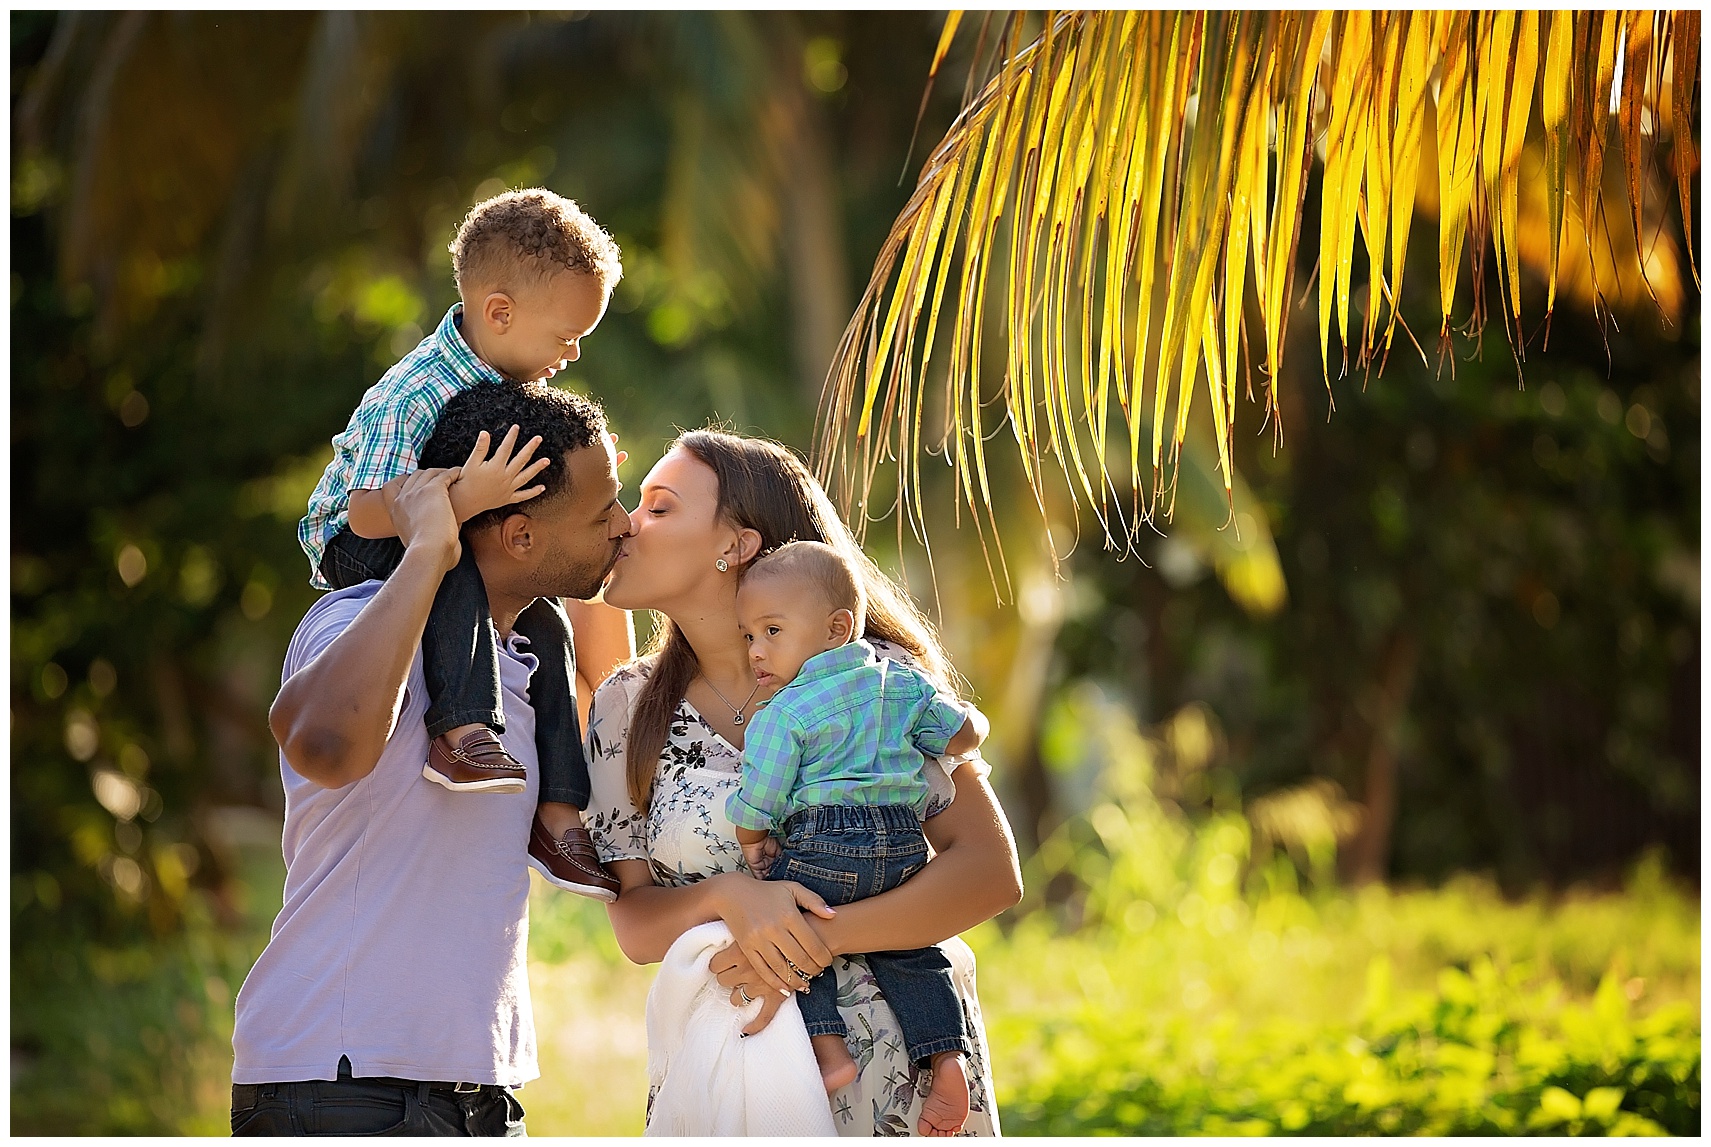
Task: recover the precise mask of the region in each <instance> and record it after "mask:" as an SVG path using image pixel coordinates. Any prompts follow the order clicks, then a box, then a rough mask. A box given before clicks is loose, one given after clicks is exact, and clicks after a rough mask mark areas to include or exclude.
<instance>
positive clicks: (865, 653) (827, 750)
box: [725, 640, 968, 829]
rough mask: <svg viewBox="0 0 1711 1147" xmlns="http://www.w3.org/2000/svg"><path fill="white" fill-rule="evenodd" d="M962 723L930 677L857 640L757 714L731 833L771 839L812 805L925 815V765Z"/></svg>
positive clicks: (810, 665) (956, 707) (823, 656)
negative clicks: (767, 833)
mask: <svg viewBox="0 0 1711 1147" xmlns="http://www.w3.org/2000/svg"><path fill="white" fill-rule="evenodd" d="M967 719H968V713H967V711H966V710H965V709H964V708H963V706H962V703H961V702H959V701H958V700H957V699H956V698H955V697H953V696H951V695H950V694H948V693H944V692H941V691H940V690H939V687H938V686H937V685H935V684H934V683H933V681H932V679H931V678H930V677H928V676H927V675H926V674H924V673H921V672H920V671H919V670H916V669H912V668H910V667H909V666H907V665H903V664H901V663H899V662H896V661H888V660H886V659H884V658H882V657H880V656H878V655H877V654H876V653H875V652H874V650H873V646H871V645H869V644H868V643H867V642H865V641H861V640H856V641H852V642H850V643H849V644H848V645H841V646H839V647H838V648H836V649H831V650H827V651H826V652H825V653H819V654H816V655H815V656H813V657H810V658H809V659H808V660H807V661H806V662H804V663H803V665H802V669H801V671H800V672H798V673H797V674H796V677H795V679H794V680H792V681H791V682H790V683H789V684H788V685H786V686H785V687H784V688H782V689H780V690H779V691H778V693H777V694H775V695H774V696H773V698H772V700H771V701H768V702H767V703H766V706H765V708H763V709H761V711H760V712H759V713H756V714H755V718H754V723H753V724H752V725H750V726H749V731H748V733H747V735H746V736H745V737H744V739H743V781H742V786H741V787H740V788H738V789H737V791H735V792H733V793H732V794H731V796H730V799H729V800H728V801H727V803H726V806H725V811H726V812H727V813H728V814H729V816H730V818H731V823H732V824H734V825H736V826H737V827H739V828H750V829H776V828H778V827H779V826H780V825H782V824H783V823H784V821H785V819H786V818H788V817H789V816H790V814H792V813H795V812H800V811H801V810H802V809H805V808H809V807H811V806H814V805H888V804H899V805H908V806H910V807H911V808H913V809H914V810H915V812H916V814H917V815H921V814H924V813H925V812H926V811H927V792H928V790H927V777H926V760H925V758H924V757H923V756H922V754H923V753H924V754H926V756H929V757H939V756H943V755H944V752H945V745H946V744H947V743H948V742H949V741H950V739H951V738H952V737H954V736H955V735H956V732H957V730H958V729H960V728H962V726H963V722H964V721H966V720H967Z"/></svg>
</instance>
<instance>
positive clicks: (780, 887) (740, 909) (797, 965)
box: [715, 873, 837, 1026]
mask: <svg viewBox="0 0 1711 1147" xmlns="http://www.w3.org/2000/svg"><path fill="white" fill-rule="evenodd" d="M732 875H735V876H736V879H735V880H730V881H725V882H724V885H723V887H722V888H721V890H720V905H719V917H720V918H721V919H722V920H724V921H725V924H726V925H727V926H728V927H729V928H730V929H731V935H732V937H733V938H735V940H736V942H737V947H738V948H740V949H742V952H743V954H744V955H745V956H747V957H748V960H749V963H751V964H752V965H753V966H754V972H755V975H756V976H757V977H758V980H759V982H760V983H761V984H763V985H764V986H766V987H767V988H770V989H772V990H773V991H776V992H778V993H779V994H780V996H788V995H789V994H790V993H791V992H801V991H806V990H807V988H808V981H809V980H811V979H813V978H814V977H815V976H816V975H817V974H818V973H819V972H820V971H821V969H823V968H825V967H827V966H828V965H830V964H831V962H832V953H831V950H830V949H828V948H827V947H826V945H825V944H824V943H823V942H822V941H821V940H820V937H819V934H818V933H816V932H815V931H814V928H813V926H812V925H810V924H809V923H808V921H807V920H806V919H804V917H803V915H802V914H803V912H805V911H806V912H812V913H813V914H814V915H816V916H819V917H822V918H823V919H826V920H830V919H831V918H832V917H833V916H836V915H837V913H836V912H834V911H833V910H832V909H831V908H830V907H828V906H827V904H826V902H825V901H824V900H822V899H820V897H819V896H818V895H816V894H815V893H813V892H810V891H809V890H808V889H806V888H804V887H802V885H800V884H797V883H796V882H795V881H792V880H770V881H762V880H755V879H753V878H752V877H750V876H748V875H747V874H744V873H735V874H732ZM715 879H718V878H717V877H715ZM749 994H750V995H751V996H753V995H754V992H752V991H751V992H750V993H749ZM768 1018H769V1019H770V1018H771V1017H770V1016H769V1017H768ZM762 1026H765V1025H762Z"/></svg>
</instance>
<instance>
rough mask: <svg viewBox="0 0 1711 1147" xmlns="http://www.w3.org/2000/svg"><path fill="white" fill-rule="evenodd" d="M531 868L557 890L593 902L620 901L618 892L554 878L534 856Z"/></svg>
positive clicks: (608, 902) (530, 859)
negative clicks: (573, 893) (562, 890)
mask: <svg viewBox="0 0 1711 1147" xmlns="http://www.w3.org/2000/svg"><path fill="white" fill-rule="evenodd" d="M529 867H530V868H532V869H534V870H535V871H536V872H538V873H540V874H541V877H542V878H543V879H544V880H546V882H547V883H548V884H551V885H552V886H553V887H555V888H562V889H564V890H565V891H566V892H575V893H576V894H577V895H579V896H586V897H588V898H589V899H591V900H600V901H604V902H605V903H607V904H610V903H612V902H613V901H614V900H616V899H618V894H617V893H616V892H613V891H610V890H609V889H605V888H601V887H599V886H598V885H594V884H578V883H576V882H575V881H573V880H566V879H564V878H563V877H560V876H554V875H553V874H552V871H551V870H550V869H548V868H547V866H546V865H544V864H542V863H541V862H540V861H539V860H537V859H535V858H534V857H533V856H531V857H529Z"/></svg>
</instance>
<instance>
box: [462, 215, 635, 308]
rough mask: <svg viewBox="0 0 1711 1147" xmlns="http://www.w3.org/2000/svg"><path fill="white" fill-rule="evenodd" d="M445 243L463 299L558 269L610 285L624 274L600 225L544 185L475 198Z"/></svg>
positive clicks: (514, 285) (512, 287) (613, 245)
mask: <svg viewBox="0 0 1711 1147" xmlns="http://www.w3.org/2000/svg"><path fill="white" fill-rule="evenodd" d="M449 249H450V251H451V255H452V272H453V273H454V274H455V275H456V277H457V289H458V293H459V294H460V295H463V296H464V299H465V301H466V302H467V301H469V293H470V292H471V291H476V290H481V289H484V288H485V289H488V290H515V289H516V288H517V287H518V286H521V285H533V284H537V283H541V282H544V281H546V280H547V279H549V278H551V277H552V276H553V275H556V274H558V273H559V272H561V271H580V272H582V273H584V274H588V275H593V276H594V277H595V278H597V279H599V280H600V283H601V285H602V286H603V287H605V289H606V290H608V291H610V290H611V289H612V288H613V287H614V286H615V285H616V284H617V282H618V280H619V279H620V278H621V277H623V274H624V265H623V262H622V261H621V259H620V256H619V251H618V244H617V243H616V242H614V241H613V239H612V236H611V235H609V234H607V232H606V230H605V228H603V227H601V226H600V224H598V223H596V222H595V221H594V220H593V219H592V218H590V217H589V215H588V213H587V212H586V211H584V210H583V209H582V208H580V207H578V206H577V205H576V203H575V202H574V201H572V200H569V199H566V198H565V197H564V196H562V195H558V194H556V193H554V192H551V191H548V190H547V189H546V188H544V187H529V188H524V189H523V190H521V191H507V192H504V193H502V194H500V195H495V196H494V197H493V198H491V199H484V200H482V201H481V202H480V203H477V204H476V205H475V206H474V207H471V208H470V209H469V214H468V215H466V216H464V219H463V223H462V224H460V225H459V226H458V229H457V238H455V239H453V240H452V241H451V246H450V248H449Z"/></svg>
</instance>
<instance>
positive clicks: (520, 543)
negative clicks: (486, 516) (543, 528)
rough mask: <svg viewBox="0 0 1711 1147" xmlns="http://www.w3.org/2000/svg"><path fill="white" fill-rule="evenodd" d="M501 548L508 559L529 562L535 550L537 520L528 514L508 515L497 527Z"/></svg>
mask: <svg viewBox="0 0 1711 1147" xmlns="http://www.w3.org/2000/svg"><path fill="white" fill-rule="evenodd" d="M496 531H497V533H498V535H499V548H500V549H501V550H503V551H504V552H505V556H506V557H508V558H514V559H516V560H518V561H524V560H527V559H528V557H529V554H530V553H531V552H532V551H533V550H534V548H535V541H536V539H535V520H534V519H533V518H531V517H529V515H527V514H508V515H506V517H505V518H504V520H502V521H501V522H500V523H499V525H498V526H497V527H496Z"/></svg>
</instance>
